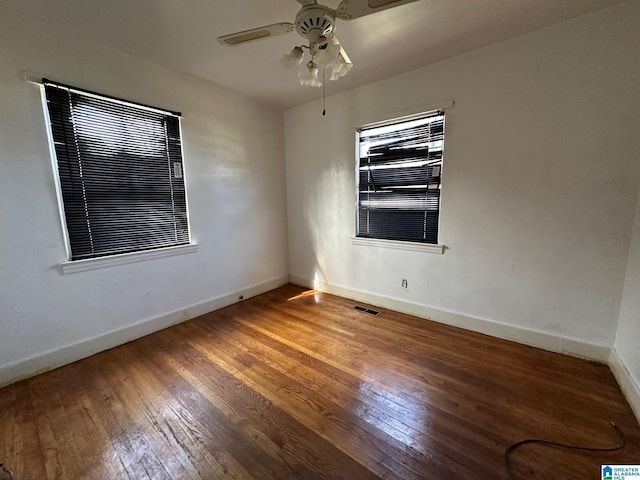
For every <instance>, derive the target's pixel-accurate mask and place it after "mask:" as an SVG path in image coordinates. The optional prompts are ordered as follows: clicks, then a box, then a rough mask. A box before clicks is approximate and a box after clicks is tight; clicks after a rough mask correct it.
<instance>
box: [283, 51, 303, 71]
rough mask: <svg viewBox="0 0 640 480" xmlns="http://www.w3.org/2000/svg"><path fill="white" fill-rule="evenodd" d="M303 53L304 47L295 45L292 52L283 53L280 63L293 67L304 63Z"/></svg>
mask: <svg viewBox="0 0 640 480" xmlns="http://www.w3.org/2000/svg"><path fill="white" fill-rule="evenodd" d="M303 55H304V52H303V51H302V47H293V50H291V53H288V54H285V55H282V58H281V59H280V63H281V64H282V65H283V66H285V67H286V68H293V67H295V66H296V65H300V64H301V63H302V58H303Z"/></svg>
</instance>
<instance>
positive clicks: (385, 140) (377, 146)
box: [356, 111, 444, 244]
mask: <svg viewBox="0 0 640 480" xmlns="http://www.w3.org/2000/svg"><path fill="white" fill-rule="evenodd" d="M357 142H358V147H359V148H358V150H359V155H358V157H359V158H358V175H357V181H358V188H357V192H358V194H357V207H356V209H357V211H356V229H357V233H356V235H357V237H364V238H375V239H384V240H401V241H408V242H421V243H432V244H437V243H438V220H439V216H440V179H441V174H442V154H443V149H444V112H440V111H439V112H434V113H432V114H428V115H424V116H421V117H418V118H416V117H412V118H410V119H401V120H397V121H394V122H393V123H386V124H384V125H375V126H371V127H364V128H361V129H359V130H358V140H357Z"/></svg>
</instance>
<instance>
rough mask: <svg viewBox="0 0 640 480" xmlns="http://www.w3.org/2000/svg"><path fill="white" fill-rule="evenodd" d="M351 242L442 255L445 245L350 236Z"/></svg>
mask: <svg viewBox="0 0 640 480" xmlns="http://www.w3.org/2000/svg"><path fill="white" fill-rule="evenodd" d="M351 244H352V245H357V246H363V247H380V248H392V249H395V250H408V251H411V252H422V253H435V254H438V255H444V251H445V246H444V245H442V244H439V243H438V244H433V243H418V242H405V241H400V240H383V239H379V238H364V237H351Z"/></svg>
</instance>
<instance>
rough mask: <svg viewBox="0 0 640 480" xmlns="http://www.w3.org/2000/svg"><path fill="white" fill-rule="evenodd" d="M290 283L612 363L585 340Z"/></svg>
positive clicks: (298, 279)
mask: <svg viewBox="0 0 640 480" xmlns="http://www.w3.org/2000/svg"><path fill="white" fill-rule="evenodd" d="M289 280H290V281H291V283H294V284H296V285H300V286H304V287H308V288H315V289H316V290H320V291H323V292H327V293H331V294H334V295H339V296H341V297H345V298H350V299H353V300H356V301H359V302H365V303H369V304H371V305H376V306H379V307H383V308H388V309H390V310H395V311H397V312H402V313H408V314H410V315H415V316H416V317H421V318H426V319H429V320H434V321H436V322H439V323H444V324H447V325H452V326H454V327H460V328H464V329H466V330H471V331H474V332H478V333H483V334H485V335H490V336H492V337H498V338H503V339H506V340H512V341H514V342H517V343H522V344H524V345H530V346H532V347H537V348H542V349H543V350H548V351H551V352H556V353H562V354H565V355H571V356H574V357H580V358H586V359H588V360H595V361H598V362H601V363H607V362H608V361H609V352H610V347H609V346H608V345H598V344H593V343H588V342H585V341H583V340H579V339H575V338H570V337H563V336H559V335H554V334H551V333H547V332H542V331H538V330H531V329H527V328H523V327H520V326H517V325H509V324H506V323H500V322H495V321H493V320H486V319H481V318H476V317H471V316H469V315H464V314H461V313H456V312H451V311H447V310H441V309H437V308H432V307H428V306H425V305H422V304H419V303H415V302H408V301H406V300H402V299H398V298H394V297H390V296H386V295H379V294H375V293H371V292H367V291H364V290H356V289H351V288H346V287H342V286H340V285H335V284H330V283H326V282H318V281H315V282H314V280H311V279H309V278H306V277H304V276H300V275H295V274H290V275H289Z"/></svg>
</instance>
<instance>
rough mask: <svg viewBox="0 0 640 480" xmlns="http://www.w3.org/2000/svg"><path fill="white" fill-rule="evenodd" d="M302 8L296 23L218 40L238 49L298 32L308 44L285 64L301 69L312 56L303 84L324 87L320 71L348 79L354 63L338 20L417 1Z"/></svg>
mask: <svg viewBox="0 0 640 480" xmlns="http://www.w3.org/2000/svg"><path fill="white" fill-rule="evenodd" d="M296 1H297V2H298V3H299V4H300V5H302V8H300V10H299V11H298V13H297V14H296V17H295V20H294V23H290V22H280V23H273V24H271V25H265V26H262V27H258V28H252V29H250V30H244V31H242V32H236V33H231V34H229V35H223V36H221V37H218V41H219V42H220V43H222V44H223V45H227V46H230V47H235V46H238V45H242V44H245V43H249V42H254V41H256V40H262V39H265V38H268V37H273V36H276V35H282V34H284V33H290V32H292V31H293V30H295V31H297V32H298V34H300V36H302V37H303V38H305V39H306V40H307V41H308V44H303V45H299V46H296V47H294V48H293V50H291V53H289V54H286V55H283V57H282V60H281V63H282V64H283V65H284V66H286V67H294V66H296V65H301V64H302V62H303V60H304V51H305V50H307V51H308V53H309V55H310V56H311V60H309V61H308V62H307V63H306V64H305V65H304V66H302V68H301V69H300V70H299V72H298V76H299V79H300V83H301V84H302V85H306V86H311V87H321V86H322V82H321V81H320V80H319V78H318V72H319V69H320V68H322V69H324V68H328V67H331V69H332V72H331V77H330V78H331V80H337V79H338V78H340V77H342V76H344V75H346V74H347V73H348V72H349V70H350V69H351V67H352V66H353V63H351V60H350V59H349V57H348V55H347V53H346V52H345V51H344V48H342V45H340V42H339V41H338V39H337V37H336V36H335V30H336V19H340V20H353V19H354V18H360V17H364V16H365V15H370V14H372V13H376V12H380V11H382V10H386V9H388V8H393V7H398V6H400V5H404V4H406V3H412V2H415V1H417V0H342V1H341V2H340V4H339V5H338V7H337V8H336V9H333V8H330V7H327V6H326V5H322V4H320V3H318V1H317V0H296Z"/></svg>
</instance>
